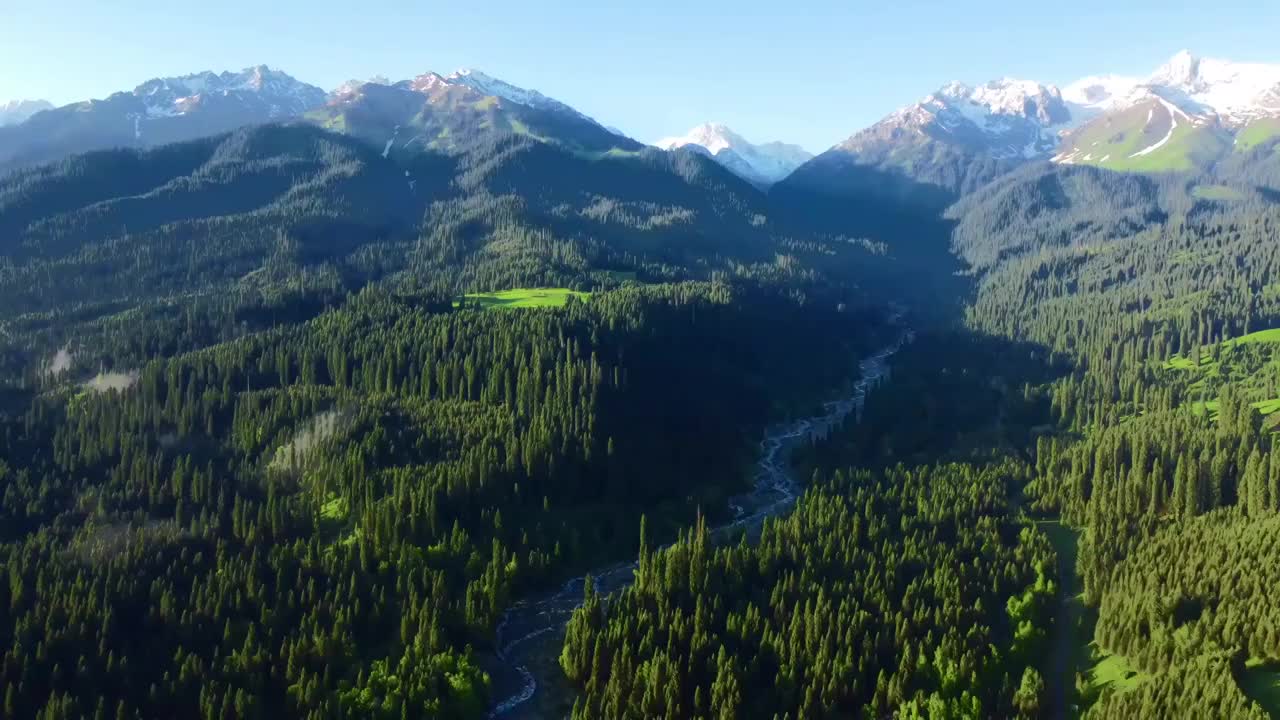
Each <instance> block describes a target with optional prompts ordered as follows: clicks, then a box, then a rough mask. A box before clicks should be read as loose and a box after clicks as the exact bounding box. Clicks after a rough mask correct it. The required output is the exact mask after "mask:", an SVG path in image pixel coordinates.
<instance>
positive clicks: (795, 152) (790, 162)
mask: <svg viewBox="0 0 1280 720" xmlns="http://www.w3.org/2000/svg"><path fill="white" fill-rule="evenodd" d="M654 146H655V147H658V148H661V149H663V150H675V149H677V148H695V149H698V150H699V151H701V152H704V153H706V154H707V155H709V156H710V157H712V158H713V159H715V160H716V161H718V162H720V164H722V165H724V166H725V167H726V168H728V169H729V170H731V171H733V172H734V173H736V174H737V175H739V176H741V177H743V178H745V179H747V180H750V181H751V182H755V183H758V184H764V185H769V184H772V183H775V182H778V181H779V180H781V179H782V178H784V177H786V176H788V175H790V174H791V173H792V172H793V171H794V170H795V169H796V168H798V167H800V166H801V165H803V164H805V163H806V162H808V161H809V160H811V159H813V154H812V153H810V152H808V151H807V150H805V149H804V148H802V147H800V146H798V145H789V144H786V143H781V142H769V143H762V144H759V145H757V144H755V143H753V142H751V141H749V140H747V139H746V138H744V137H742V136H741V135H739V134H737V133H735V132H734V131H733V130H731V129H729V127H728V126H726V125H724V124H723V123H704V124H702V125H699V126H697V127H695V128H693V129H692V130H690V131H689V132H687V133H685V134H684V135H682V136H680V137H669V138H663V139H661V140H659V141H657V142H655V143H654Z"/></svg>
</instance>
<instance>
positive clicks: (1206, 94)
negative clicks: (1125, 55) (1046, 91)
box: [1063, 50, 1280, 126]
mask: <svg viewBox="0 0 1280 720" xmlns="http://www.w3.org/2000/svg"><path fill="white" fill-rule="evenodd" d="M1063 95H1064V97H1065V98H1066V99H1067V101H1068V102H1071V103H1073V104H1075V105H1078V106H1080V107H1082V108H1088V109H1091V110H1094V111H1098V112H1110V111H1116V110H1123V109H1124V108H1128V107H1132V106H1134V105H1137V104H1139V103H1142V102H1146V101H1148V100H1154V99H1157V98H1159V99H1163V100H1165V101H1167V102H1171V103H1173V104H1174V105H1177V106H1178V107H1179V109H1180V110H1182V111H1184V112H1187V113H1189V114H1192V115H1198V116H1202V117H1211V116H1217V118H1218V119H1219V120H1221V121H1222V122H1223V123H1225V124H1227V125H1228V126H1238V125H1242V124H1246V123H1248V122H1249V121H1250V120H1252V119H1254V118H1256V117H1261V116H1276V115H1280V65H1264V64H1258V63H1236V62H1230V61H1226V60H1217V59H1214V58H1200V57H1197V56H1195V55H1193V54H1192V53H1190V52H1189V51H1187V50H1183V51H1181V52H1179V53H1178V54H1176V55H1174V56H1173V57H1172V58H1170V59H1169V61H1168V62H1166V63H1164V64H1163V65H1161V66H1160V67H1159V68H1158V69H1157V70H1156V71H1155V72H1154V73H1152V74H1151V75H1150V76H1148V77H1146V78H1136V77H1126V76H1121V75H1106V76H1101V77H1088V78H1084V79H1082V80H1078V81H1076V82H1074V83H1072V84H1071V85H1069V86H1068V87H1067V89H1066V91H1064V93H1063Z"/></svg>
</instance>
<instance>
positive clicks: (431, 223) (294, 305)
mask: <svg viewBox="0 0 1280 720" xmlns="http://www.w3.org/2000/svg"><path fill="white" fill-rule="evenodd" d="M0 237H2V238H3V252H2V253H0V333H2V334H3V335H4V336H5V337H6V338H7V343H9V344H10V345H12V346H16V347H27V348H35V347H39V348H41V350H42V352H44V351H50V350H51V349H57V348H58V347H60V346H61V345H62V344H65V343H67V342H69V341H71V340H72V339H73V338H76V337H80V338H81V339H83V336H84V333H96V332H99V328H100V326H102V325H103V323H106V324H107V325H110V324H111V323H113V322H116V321H117V320H119V319H120V318H123V317H126V316H128V317H130V318H132V320H131V322H139V324H142V325H144V326H146V325H153V324H155V323H160V324H171V323H174V322H175V321H174V318H175V317H176V315H177V314H179V313H181V312H186V311H184V310H180V308H179V306H182V307H187V306H189V305H192V304H194V305H198V306H199V307H200V308H201V309H200V310H199V312H197V313H196V315H194V316H192V317H194V318H195V319H193V320H190V319H189V320H188V321H186V322H185V323H181V324H185V325H186V326H187V327H186V328H179V329H176V330H175V329H172V328H168V329H166V330H164V332H163V333H162V336H161V337H156V338H153V339H152V340H150V341H149V342H152V343H153V345H154V344H163V345H166V346H169V347H170V348H171V349H176V348H179V347H182V348H192V347H195V346H196V344H193V343H195V341H194V340H192V339H190V338H185V336H186V335H188V334H191V333H193V332H207V333H212V334H213V336H214V337H217V338H225V337H230V336H231V335H233V334H235V333H236V332H239V331H240V330H238V329H237V328H243V327H245V323H248V327H261V326H262V324H263V323H271V322H281V321H292V320H297V319H303V318H305V317H307V316H309V315H310V314H314V313H315V312H316V311H317V309H319V308H322V307H324V306H326V305H332V304H334V303H335V302H337V301H339V300H340V299H341V298H342V297H343V296H344V295H345V294H347V293H349V292H352V291H355V290H358V289H359V288H360V287H363V286H364V285H366V284H368V283H370V282H381V281H388V282H392V283H394V284H397V285H400V284H404V286H405V287H409V288H412V289H413V290H414V291H415V292H418V291H430V292H433V293H436V294H438V295H440V296H453V295H456V294H458V293H460V292H462V291H476V290H502V289H506V288H513V287H538V286H571V287H574V288H578V289H583V290H586V289H592V288H600V287H615V286H617V285H619V284H620V283H623V282H627V281H638V282H666V281H678V280H688V279H710V278H713V277H718V278H726V279H727V278H752V279H756V280H761V281H765V282H781V283H787V284H792V285H795V286H796V287H803V286H805V285H807V284H814V283H817V284H824V283H825V284H829V285H830V284H839V285H843V286H845V287H849V288H853V287H854V286H856V285H858V283H859V277H858V276H859V273H862V274H863V276H868V275H871V273H869V272H867V268H868V266H869V263H871V262H873V261H874V260H875V259H876V257H877V253H879V252H880V249H879V248H878V246H876V245H875V244H873V243H870V242H865V241H863V242H859V241H856V240H855V239H852V238H846V237H840V236H834V235H819V234H802V233H793V232H790V231H789V229H788V228H787V227H785V226H784V225H783V224H782V223H780V222H778V221H775V220H774V219H772V218H771V217H770V215H769V214H768V205H767V201H766V199H765V198H764V196H763V195H762V194H761V193H760V192H759V191H758V190H757V189H756V188H755V187H753V186H751V185H750V184H748V183H746V182H744V181H742V180H740V179H739V178H738V177H737V176H735V175H733V174H731V173H729V172H728V171H726V170H724V169H723V168H722V167H720V166H719V165H718V164H716V163H714V162H712V161H710V160H709V159H707V158H705V157H704V156H701V155H699V154H697V153H692V152H679V153H665V152H661V151H656V150H653V151H646V152H643V153H639V154H636V155H633V156H622V157H602V158H588V157H584V156H582V155H580V154H576V153H573V152H569V151H566V150H564V149H563V148H560V147H557V146H554V145H551V144H548V143H542V142H538V141H536V140H532V139H530V138H528V137H522V136H516V135H506V136H497V137H495V138H492V139H491V140H490V141H488V142H483V143H476V144H475V145H474V146H472V147H471V148H470V149H468V150H467V151H465V152H461V153H458V154H449V155H446V154H440V153H435V152H422V153H415V154H411V155H399V154H397V155H395V156H393V157H391V158H385V157H383V156H382V154H381V153H379V152H377V150H376V148H372V147H370V146H368V145H366V144H363V143H361V142H359V141H357V140H355V139H352V138H350V137H347V136H344V135H337V134H333V133H329V132H326V131H323V130H320V129H318V128H315V127H312V126H310V125H292V126H263V127H256V128H249V129H244V130H239V131H237V132H235V133H232V134H230V135H224V136H220V137H217V138H212V139H208V140H200V141H194V142H190V143H185V144H179V145H171V146H165V147H162V148H158V149H154V150H147V151H134V150H120V151H107V152H99V153H91V154H88V155H83V156H76V157H73V158H70V159H67V160H65V161H62V162H59V163H55V164H53V165H49V166H45V167H41V168H37V169H33V170H26V171H21V172H17V173H13V174H10V175H8V176H6V177H4V178H0ZM135 313H136V314H135ZM143 318H145V319H147V321H146V322H141V320H142V319H143ZM196 324H205V325H209V326H210V327H208V328H205V329H204V330H199V331H197V330H193V328H194V327H195V325H196ZM175 333H176V334H175ZM85 344H87V345H91V346H92V345H94V343H92V342H86V343H85ZM144 356H145V352H141V353H140V354H139V353H135V356H134V357H133V358H132V359H131V362H137V361H140V360H141V359H143V357H144ZM9 362H13V359H12V358H10V360H9ZM28 365H29V363H28ZM10 369H11V370H13V371H17V370H18V368H17V367H16V366H12V365H11V366H10Z"/></svg>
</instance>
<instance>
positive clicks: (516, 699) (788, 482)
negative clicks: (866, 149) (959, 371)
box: [489, 312, 913, 718]
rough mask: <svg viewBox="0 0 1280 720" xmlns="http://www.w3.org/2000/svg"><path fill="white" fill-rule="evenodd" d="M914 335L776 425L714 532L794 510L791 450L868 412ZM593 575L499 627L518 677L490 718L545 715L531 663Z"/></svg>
mask: <svg viewBox="0 0 1280 720" xmlns="http://www.w3.org/2000/svg"><path fill="white" fill-rule="evenodd" d="M900 316H901V313H900V312H899V313H895V315H894V316H893V317H892V318H891V320H892V321H893V322H894V323H895V324H896V322H897V320H898V319H899V317H900ZM912 336H913V333H912V331H911V330H910V329H905V328H904V329H902V330H901V331H900V332H899V334H898V337H897V339H896V340H895V341H894V342H892V343H891V344H889V345H887V346H886V347H884V348H882V349H881V350H879V351H878V352H876V353H875V354H873V355H871V356H869V357H867V358H864V359H863V360H862V362H861V363H860V370H861V377H860V378H859V379H858V381H857V383H855V384H854V386H853V390H852V392H851V393H850V394H849V395H848V396H846V397H843V398H841V399H839V400H834V401H831V402H828V403H826V404H825V405H823V412H822V414H821V415H815V416H813V417H808V418H803V419H800V420H793V421H790V422H786V423H781V424H778V425H775V426H772V427H770V428H769V429H768V431H767V432H766V433H765V437H764V439H763V440H762V441H761V442H760V457H759V460H758V461H757V462H756V465H755V477H754V479H753V487H752V489H751V490H750V491H749V492H747V493H745V494H743V495H740V496H736V497H734V498H732V499H731V501H730V508H731V509H732V510H733V511H734V515H735V519H734V520H733V521H732V522H729V523H725V524H723V525H719V526H717V527H714V528H711V530H710V531H711V533H712V535H721V534H724V533H727V532H733V531H737V530H746V531H747V532H748V533H750V532H754V531H758V530H759V528H760V527H762V526H763V524H764V520H765V518H769V517H776V516H778V515H781V514H783V513H785V512H786V511H788V510H790V509H791V507H792V506H793V505H794V504H795V502H796V499H797V498H798V497H799V495H800V492H801V487H800V485H799V484H798V483H797V482H796V480H795V478H794V477H792V472H791V467H790V465H791V463H790V456H791V451H792V450H793V449H794V448H796V447H798V446H800V445H803V444H805V443H808V442H810V441H811V440H814V439H821V438H823V437H825V436H826V434H827V433H828V432H830V431H831V429H832V428H833V427H835V426H837V425H838V424H839V423H840V422H842V421H843V420H844V419H845V418H846V417H848V416H849V414H850V413H855V412H861V410H862V406H863V403H864V402H865V400H866V397H867V393H868V392H869V391H870V390H871V388H872V387H874V386H875V385H876V384H877V383H879V382H880V381H881V380H882V379H884V378H885V376H886V375H888V372H889V358H890V357H892V356H893V354H894V353H896V352H897V351H898V350H899V349H900V348H901V347H902V346H903V344H904V343H906V342H909V341H910V340H911V338H912ZM635 568H636V563H635V562H634V561H632V562H627V563H619V564H617V565H611V566H607V567H603V568H599V569H596V570H594V571H592V573H591V575H590V577H591V579H592V581H593V582H594V584H595V589H596V591H597V592H599V593H601V594H609V593H613V592H617V591H618V590H621V589H623V588H625V587H627V586H628V585H630V584H631V582H632V580H633V577H634V571H635ZM586 578H587V576H585V575H584V576H580V577H576V578H573V579H571V580H569V581H568V582H566V583H565V584H564V586H563V587H561V589H560V590H559V591H557V592H554V593H552V594H549V595H543V596H540V597H536V598H532V599H529V600H523V601H521V602H519V603H516V604H515V605H513V606H512V607H511V608H510V609H508V610H507V611H506V613H504V614H503V617H502V621H501V622H500V623H499V624H498V630H497V644H498V652H497V657H498V660H499V661H500V663H501V665H502V668H501V669H502V670H503V671H504V672H503V674H504V675H509V676H510V677H509V678H505V682H503V680H504V679H498V678H495V683H494V686H495V691H496V694H497V695H498V696H499V698H501V699H499V700H498V701H497V702H495V704H494V705H493V706H492V707H491V708H490V710H489V717H490V718H498V717H502V718H536V717H539V716H538V714H537V710H536V709H535V708H534V707H533V705H534V703H532V702H531V701H532V700H533V699H534V698H535V696H536V695H537V694H538V693H539V692H540V691H542V690H543V688H544V686H545V685H546V684H547V682H548V680H547V678H545V677H543V678H540V677H538V673H537V672H535V670H533V669H530V666H531V665H533V663H532V662H531V660H533V659H534V658H536V657H537V656H538V654H539V653H545V652H546V648H545V643H546V642H548V641H549V640H550V638H549V637H548V636H551V635H553V634H557V635H563V633H564V629H565V625H566V623H568V621H569V618H570V616H572V615H573V611H574V610H576V609H577V608H578V607H579V606H581V605H582V597H583V590H584V583H585V582H586ZM552 664H554V663H552ZM544 665H546V663H544Z"/></svg>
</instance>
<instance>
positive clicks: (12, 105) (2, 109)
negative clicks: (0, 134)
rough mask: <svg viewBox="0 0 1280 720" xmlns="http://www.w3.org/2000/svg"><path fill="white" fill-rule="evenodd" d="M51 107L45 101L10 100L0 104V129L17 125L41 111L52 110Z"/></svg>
mask: <svg viewBox="0 0 1280 720" xmlns="http://www.w3.org/2000/svg"><path fill="white" fill-rule="evenodd" d="M52 109H53V105H52V104H51V103H49V102H48V101H47V100H10V101H8V102H0V127H4V126H5V125H17V124H19V123H23V122H26V121H27V118H29V117H31V116H32V115H35V114H36V113H38V112H41V111H43V110H52Z"/></svg>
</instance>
